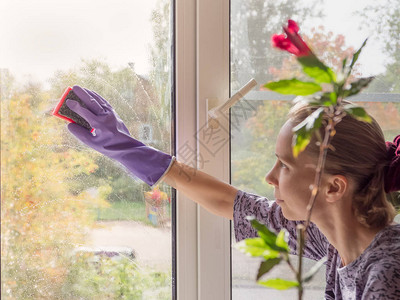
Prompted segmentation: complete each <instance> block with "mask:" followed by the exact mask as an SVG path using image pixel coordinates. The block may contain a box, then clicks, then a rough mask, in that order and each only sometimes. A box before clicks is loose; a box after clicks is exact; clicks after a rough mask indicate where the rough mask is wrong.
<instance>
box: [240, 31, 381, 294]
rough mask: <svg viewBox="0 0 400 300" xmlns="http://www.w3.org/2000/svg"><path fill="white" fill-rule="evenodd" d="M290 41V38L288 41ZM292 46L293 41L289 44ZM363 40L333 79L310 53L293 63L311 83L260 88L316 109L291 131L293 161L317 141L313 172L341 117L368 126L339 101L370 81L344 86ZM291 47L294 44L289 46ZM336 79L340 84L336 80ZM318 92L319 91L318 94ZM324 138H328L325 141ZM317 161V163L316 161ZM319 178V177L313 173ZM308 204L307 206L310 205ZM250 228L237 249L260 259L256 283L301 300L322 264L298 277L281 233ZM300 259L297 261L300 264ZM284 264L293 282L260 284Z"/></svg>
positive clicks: (363, 116)
mask: <svg viewBox="0 0 400 300" xmlns="http://www.w3.org/2000/svg"><path fill="white" fill-rule="evenodd" d="M289 38H290V37H289ZM291 42H293V41H291ZM366 42H367V40H365V41H364V43H363V44H362V46H361V47H360V49H359V50H358V51H356V52H355V53H354V54H353V56H352V60H351V63H350V65H349V66H347V58H345V59H344V60H343V61H342V74H340V75H339V76H337V75H336V74H335V73H334V72H333V71H332V69H330V68H329V67H327V66H325V64H323V63H322V62H321V61H320V60H319V59H318V58H317V57H316V56H315V55H314V54H313V53H310V54H308V55H307V56H300V57H297V61H298V62H299V63H300V64H301V65H302V67H303V72H304V73H305V74H306V75H307V76H308V77H310V78H311V79H313V80H314V82H306V81H300V80H298V79H297V78H292V79H288V80H279V81H275V82H269V83H267V84H265V85H264V87H266V88H268V89H270V90H272V91H275V92H278V93H281V94H292V95H297V96H309V95H313V94H316V93H317V94H316V95H313V96H312V97H309V98H306V101H307V102H308V103H310V104H311V105H316V106H319V107H318V108H317V109H316V110H315V111H313V112H312V113H311V114H310V115H309V116H308V117H307V118H306V119H304V120H303V121H302V122H301V123H300V124H298V125H297V126H295V127H294V128H293V133H294V134H293V144H292V147H293V156H294V157H297V156H298V155H299V154H300V153H301V152H302V151H304V150H305V149H306V147H307V145H308V144H309V143H310V141H311V139H312V137H313V135H314V134H316V136H317V138H318V139H319V141H320V145H321V146H320V149H321V153H320V158H321V157H322V158H323V162H322V163H320V162H319V164H318V166H317V169H318V168H319V170H321V169H323V167H324V158H325V157H326V152H327V149H328V147H329V145H330V138H332V137H333V136H334V134H335V129H334V126H335V125H336V124H337V123H338V122H340V121H341V118H343V116H344V115H345V114H348V115H350V116H352V117H354V118H356V119H357V120H359V121H363V122H371V117H370V116H369V115H368V114H367V113H366V111H365V110H364V108H362V107H359V106H355V105H343V104H342V100H343V98H344V97H348V96H351V95H355V94H358V93H359V92H360V91H361V90H362V89H363V88H365V87H367V86H368V85H369V84H370V82H371V81H372V80H373V78H371V77H370V78H361V79H359V80H356V81H353V82H352V83H351V84H350V87H348V85H347V81H348V80H349V77H350V75H351V71H352V69H353V67H354V66H355V64H356V62H357V60H358V58H359V55H360V53H361V51H362V49H363V47H364V46H365V45H366ZM293 43H294V42H293ZM337 78H340V81H338V80H337ZM320 83H325V84H328V87H326V86H324V91H323V87H322V86H321V85H320ZM321 91H323V92H322V93H321ZM323 125H325V135H326V136H325V137H324V141H323V142H322V138H321V136H320V130H319V129H320V128H321V127H322V126H323ZM326 137H328V138H326ZM319 161H320V160H319ZM317 174H319V176H321V173H317ZM315 195H316V193H315V192H314V191H313V193H312V198H311V200H313V201H314V200H315ZM313 201H310V203H313ZM310 216H311V209H309V211H308V215H307V219H306V220H307V221H306V226H305V227H304V226H303V227H300V228H299V229H298V240H299V241H298V242H299V249H300V251H299V253H300V254H301V253H302V247H304V240H305V238H304V236H305V231H306V229H307V226H308V224H309V221H310ZM248 219H249V220H250V222H251V225H252V226H253V228H255V229H256V230H257V233H258V236H259V237H258V238H252V239H246V240H243V241H241V242H239V243H238V244H237V246H238V249H239V250H240V251H242V252H244V253H247V254H248V255H251V256H261V257H263V258H264V261H262V262H261V264H260V267H259V270H258V274H257V280H258V281H257V283H258V284H261V285H263V286H266V287H271V288H275V289H278V290H285V289H289V288H293V287H297V288H298V290H299V298H300V299H301V298H302V293H303V283H305V282H308V281H310V280H311V279H312V278H313V276H314V275H315V274H316V273H317V271H318V270H319V268H320V267H321V266H322V265H323V264H324V262H325V261H324V260H321V261H319V262H318V263H317V264H316V265H314V267H313V268H312V269H311V270H310V271H309V272H308V273H307V274H306V275H305V277H303V276H302V267H301V266H302V265H301V264H299V269H298V270H295V269H294V268H293V266H292V265H291V262H290V258H289V256H288V253H289V247H288V245H287V243H286V241H285V240H284V232H283V231H281V232H280V233H279V235H276V234H275V233H273V232H271V231H270V230H269V229H268V228H267V227H265V226H264V225H262V224H261V223H259V222H258V221H257V220H255V218H254V217H248ZM301 259H302V258H300V260H301ZM282 260H283V261H285V262H287V263H288V265H289V266H290V268H291V270H292V271H293V272H294V273H295V276H296V279H297V280H296V281H289V280H284V279H281V278H275V279H268V280H266V281H260V280H259V278H260V277H261V276H263V275H264V274H266V273H268V272H269V271H270V270H271V269H272V268H273V267H274V266H275V265H277V264H279V263H280V262H281V261H282Z"/></svg>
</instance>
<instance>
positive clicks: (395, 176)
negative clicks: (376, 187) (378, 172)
mask: <svg viewBox="0 0 400 300" xmlns="http://www.w3.org/2000/svg"><path fill="white" fill-rule="evenodd" d="M386 150H387V155H388V160H389V166H388V167H387V169H386V174H385V192H386V193H390V192H394V191H398V190H400V135H398V136H396V137H395V138H394V140H393V143H392V142H386Z"/></svg>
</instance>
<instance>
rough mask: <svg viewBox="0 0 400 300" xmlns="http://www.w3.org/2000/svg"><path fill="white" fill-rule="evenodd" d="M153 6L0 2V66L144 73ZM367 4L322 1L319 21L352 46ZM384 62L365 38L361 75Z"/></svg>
mask: <svg viewBox="0 0 400 300" xmlns="http://www.w3.org/2000/svg"><path fill="white" fill-rule="evenodd" d="M235 1H236V0H235ZM237 1H239V0H237ZM303 1H310V0H303ZM156 2H157V0H145V1H143V0H113V1H110V0H109V1H100V0H0V68H7V69H9V70H10V71H11V72H12V73H13V74H14V75H15V76H16V77H17V79H21V78H24V76H26V74H32V76H33V79H36V80H40V81H44V80H46V79H47V78H49V77H51V75H52V74H53V72H54V71H56V70H59V69H61V70H67V69H69V68H71V67H74V66H77V65H79V64H80V61H81V58H86V59H87V58H103V59H105V61H106V62H108V63H109V64H110V65H111V66H114V67H121V66H126V65H127V62H134V63H135V71H136V72H137V73H139V74H142V75H146V73H148V71H149V44H150V43H151V40H152V31H151V24H150V16H151V11H152V9H154V8H155V6H156ZM373 2H374V1H372V0H352V1H348V0H335V1H331V0H325V9H324V13H325V15H326V18H325V19H324V21H323V23H324V25H325V26H326V28H327V29H329V30H332V31H334V32H335V33H342V34H345V35H346V41H348V43H349V44H351V45H353V46H354V47H355V48H358V47H359V46H360V45H361V44H362V42H363V40H364V39H365V38H366V37H368V36H370V35H371V33H370V32H368V31H367V30H364V31H360V30H359V28H358V27H359V26H358V25H359V22H358V19H357V18H356V17H355V16H354V15H353V14H352V12H353V11H356V10H360V7H362V6H364V5H366V4H368V3H373ZM300 23H301V22H300ZM302 23H303V24H304V27H311V26H313V25H315V24H312V23H311V22H310V21H308V20H303V22H302ZM386 60H387V57H385V56H384V55H383V54H382V52H381V49H380V45H379V43H378V42H377V41H374V40H373V39H372V40H371V39H370V41H369V43H368V46H367V47H366V48H365V50H364V52H363V54H362V56H361V58H360V61H361V62H362V65H363V67H362V68H361V71H362V72H363V73H364V74H363V75H365V76H367V75H375V74H378V73H379V72H382V71H383V70H384V63H385V61H386Z"/></svg>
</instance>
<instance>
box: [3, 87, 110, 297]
mask: <svg viewBox="0 0 400 300" xmlns="http://www.w3.org/2000/svg"><path fill="white" fill-rule="evenodd" d="M33 99H35V101H33ZM48 100H49V94H48V93H46V92H43V91H40V92H39V91H36V94H35V95H31V94H30V93H29V91H28V90H25V91H24V89H23V88H22V89H21V92H20V93H17V92H15V90H14V91H12V92H11V97H10V98H8V97H7V98H6V99H2V101H1V125H2V126H1V151H2V155H1V174H2V177H1V220H2V226H1V240H2V241H1V245H2V249H1V253H2V256H1V268H2V270H1V271H2V272H1V277H2V278H1V279H2V280H1V281H2V288H1V291H2V293H1V295H2V298H3V297H4V298H7V299H8V298H9V299H55V298H57V299H60V298H63V297H62V286H63V283H64V280H65V279H66V278H67V276H68V270H69V266H70V260H69V255H70V251H71V250H72V249H73V248H74V247H75V246H76V245H78V244H82V242H83V240H84V239H83V238H84V232H85V230H84V229H87V228H90V227H91V226H92V220H93V216H92V215H91V213H90V208H93V207H97V206H102V205H106V204H105V202H104V200H102V199H101V198H97V199H94V198H91V197H90V196H89V195H88V194H87V193H77V194H74V193H71V191H70V189H69V188H68V185H67V184H65V182H66V181H67V179H68V178H70V177H73V176H75V175H76V174H78V173H92V172H94V171H95V170H96V168H97V164H96V163H95V162H94V161H93V160H92V159H91V158H90V157H88V156H87V155H85V154H84V153H82V152H80V151H76V150H75V149H74V148H72V147H68V145H65V144H64V143H63V140H62V137H61V136H60V134H59V133H60V132H62V131H63V130H62V129H61V128H60V126H61V124H60V123H58V122H57V120H55V118H52V117H50V116H49V115H48V114H45V113H44V112H46V111H47V109H48V107H47V105H48V104H47V103H48ZM55 128H56V129H57V130H54V129H55Z"/></svg>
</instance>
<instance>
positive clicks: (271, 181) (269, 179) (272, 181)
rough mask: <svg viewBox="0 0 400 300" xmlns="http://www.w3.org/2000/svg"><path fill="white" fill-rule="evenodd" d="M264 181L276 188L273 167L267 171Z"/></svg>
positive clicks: (276, 181)
mask: <svg viewBox="0 0 400 300" xmlns="http://www.w3.org/2000/svg"><path fill="white" fill-rule="evenodd" d="M265 181H266V182H268V183H269V184H270V185H273V186H278V179H277V176H276V174H275V166H274V167H273V168H272V169H271V170H269V172H268V173H267V175H265Z"/></svg>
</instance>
